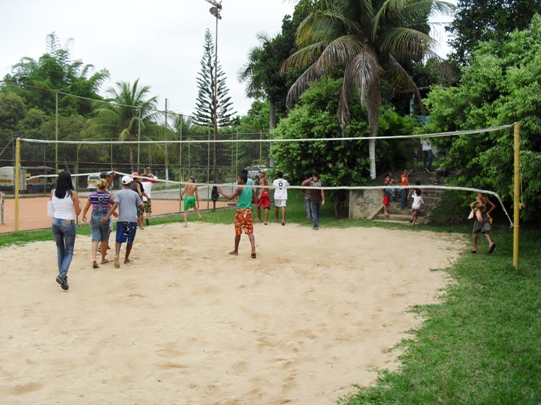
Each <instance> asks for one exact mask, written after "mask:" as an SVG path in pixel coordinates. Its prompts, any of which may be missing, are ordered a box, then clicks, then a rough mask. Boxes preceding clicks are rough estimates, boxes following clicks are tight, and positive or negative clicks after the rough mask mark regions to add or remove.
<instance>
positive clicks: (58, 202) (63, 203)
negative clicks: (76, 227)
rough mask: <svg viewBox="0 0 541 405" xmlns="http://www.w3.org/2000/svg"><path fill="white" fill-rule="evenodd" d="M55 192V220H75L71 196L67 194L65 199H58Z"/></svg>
mask: <svg viewBox="0 0 541 405" xmlns="http://www.w3.org/2000/svg"><path fill="white" fill-rule="evenodd" d="M54 192H55V190H53V205H54V216H53V218H57V219H75V215H73V200H72V199H71V196H70V195H69V194H68V193H66V196H65V197H64V198H57V197H56V196H55V195H54Z"/></svg>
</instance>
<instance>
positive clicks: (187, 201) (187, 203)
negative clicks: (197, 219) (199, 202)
mask: <svg viewBox="0 0 541 405" xmlns="http://www.w3.org/2000/svg"><path fill="white" fill-rule="evenodd" d="M190 208H195V196H193V195H191V196H189V197H185V198H184V211H188V210H189V209H190Z"/></svg>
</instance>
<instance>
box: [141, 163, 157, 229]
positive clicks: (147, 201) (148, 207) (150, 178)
mask: <svg viewBox="0 0 541 405" xmlns="http://www.w3.org/2000/svg"><path fill="white" fill-rule="evenodd" d="M145 177H147V179H144V180H143V183H145V184H144V185H143V188H144V189H145V195H146V196H145V195H143V205H144V206H145V214H146V218H145V224H146V225H147V226H148V225H150V216H151V215H152V187H154V185H155V184H156V181H157V180H158V178H157V177H156V176H154V175H153V174H152V173H147V175H146V176H145Z"/></svg>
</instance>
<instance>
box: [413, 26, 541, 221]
mask: <svg viewBox="0 0 541 405" xmlns="http://www.w3.org/2000/svg"><path fill="white" fill-rule="evenodd" d="M539 77H541V18H540V17H539V16H536V17H534V19H533V20H532V24H531V26H530V28H529V29H528V30H525V31H520V32H515V33H513V34H511V35H510V36H509V39H508V40H507V41H505V42H504V43H499V42H497V41H490V42H487V43H484V44H483V45H482V46H480V48H479V49H478V50H477V51H475V52H474V53H473V55H472V58H471V65H470V66H469V67H467V68H465V69H464V76H463V78H462V81H461V83H460V86H459V87H454V88H435V89H433V90H432V91H431V92H430V94H429V96H428V98H427V99H426V100H425V104H426V105H427V106H428V107H429V109H430V121H429V122H428V123H427V125H426V126H425V127H424V128H423V129H422V130H421V132H427V133H430V132H442V131H455V130H466V129H477V128H487V127H494V126H499V125H506V124H512V123H514V122H520V123H521V127H520V134H521V144H520V148H521V163H522V200H523V202H524V204H525V205H526V208H525V209H524V210H522V211H521V217H522V218H523V219H534V218H539V217H540V215H541V214H540V213H539V210H537V207H538V206H539V205H540V204H541V188H540V187H541V182H540V180H539V176H538V174H539V173H540V172H541V137H540V136H539V135H540V133H541V122H540V121H539V111H540V110H541V83H540V81H539ZM433 143H434V144H435V145H436V146H437V147H438V148H440V149H443V150H447V152H448V154H447V156H446V158H444V164H445V166H446V167H448V168H449V169H452V170H460V172H459V174H458V176H456V177H452V178H450V179H449V183H450V184H451V185H457V186H462V187H483V188H485V189H488V190H493V191H496V192H497V193H498V194H499V195H500V196H501V197H502V199H503V200H504V201H506V202H509V203H510V202H512V201H513V172H514V168H513V159H514V148H513V130H512V129H507V130H503V131H497V132H488V133H482V134H476V135H461V136H458V137H448V138H436V139H434V140H433Z"/></svg>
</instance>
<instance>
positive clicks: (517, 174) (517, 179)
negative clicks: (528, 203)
mask: <svg viewBox="0 0 541 405" xmlns="http://www.w3.org/2000/svg"><path fill="white" fill-rule="evenodd" d="M514 138H515V147H514V149H515V165H514V167H515V173H514V174H515V177H514V188H515V190H514V191H515V201H514V205H515V206H514V213H513V215H514V219H513V267H514V268H515V269H518V248H519V236H520V208H521V205H520V123H519V122H517V123H516V124H515V131H514Z"/></svg>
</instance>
